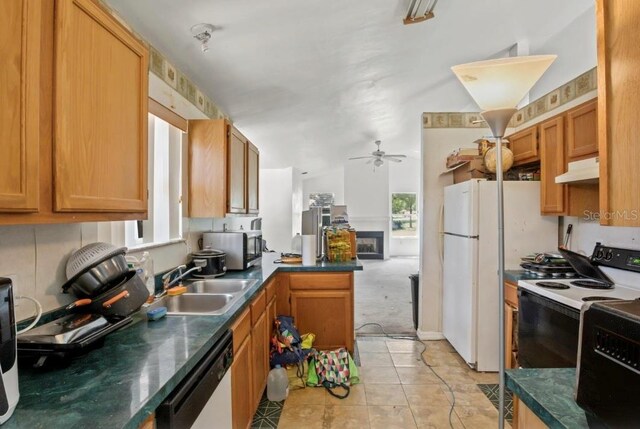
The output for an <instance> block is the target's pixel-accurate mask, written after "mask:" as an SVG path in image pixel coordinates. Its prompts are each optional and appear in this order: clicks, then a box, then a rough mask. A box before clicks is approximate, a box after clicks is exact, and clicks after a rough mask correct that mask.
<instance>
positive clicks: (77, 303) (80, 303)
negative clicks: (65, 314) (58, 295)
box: [67, 298, 91, 310]
mask: <svg viewBox="0 0 640 429" xmlns="http://www.w3.org/2000/svg"><path fill="white" fill-rule="evenodd" d="M89 304H91V300H90V299H89V298H85V299H79V300H77V301H74V302H72V303H71V304H69V305H68V306H67V310H71V309H72V308H75V307H81V306H83V305H89Z"/></svg>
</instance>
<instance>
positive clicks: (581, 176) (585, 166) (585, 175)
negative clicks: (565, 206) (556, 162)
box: [556, 156, 600, 183]
mask: <svg viewBox="0 0 640 429" xmlns="http://www.w3.org/2000/svg"><path fill="white" fill-rule="evenodd" d="M568 170H569V171H567V172H566V173H564V174H561V175H560V176H556V183H598V178H599V177H600V163H599V160H598V157H597V156H596V157H594V158H588V159H583V160H582V161H574V162H570V163H569V169H568Z"/></svg>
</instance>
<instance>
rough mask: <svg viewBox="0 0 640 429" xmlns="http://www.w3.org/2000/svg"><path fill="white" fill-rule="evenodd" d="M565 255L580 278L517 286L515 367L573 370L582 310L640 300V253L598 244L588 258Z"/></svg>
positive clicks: (523, 282) (529, 281) (541, 281)
mask: <svg viewBox="0 0 640 429" xmlns="http://www.w3.org/2000/svg"><path fill="white" fill-rule="evenodd" d="M569 253H570V254H568V255H567V256H565V257H566V258H567V260H568V261H569V262H571V265H572V266H573V267H574V268H575V269H576V271H577V272H578V273H579V274H581V275H582V276H583V277H582V278H574V279H540V280H521V281H519V282H518V301H519V306H518V324H517V331H518V333H517V340H518V363H519V364H520V366H522V367H524V368H563V367H575V366H576V363H577V349H578V342H579V338H578V337H579V329H580V311H581V309H582V308H583V306H584V305H585V304H586V303H587V302H589V301H598V300H600V301H602V300H613V299H620V300H633V299H638V298H640V250H631V249H619V248H612V247H607V246H602V245H601V244H600V243H597V244H596V247H595V249H594V253H593V255H592V257H591V258H587V257H586V256H583V255H577V254H575V253H572V252H569ZM569 257H570V258H569ZM570 259H573V260H570ZM586 276H588V277H586ZM593 279H598V280H597V281H595V280H593Z"/></svg>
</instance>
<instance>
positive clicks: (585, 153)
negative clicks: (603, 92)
mask: <svg viewBox="0 0 640 429" xmlns="http://www.w3.org/2000/svg"><path fill="white" fill-rule="evenodd" d="M597 155H598V100H592V101H590V102H588V103H586V104H583V105H581V106H578V107H577V108H575V109H571V110H569V111H568V112H567V157H568V158H569V161H576V160H579V159H584V158H589V157H593V156H597Z"/></svg>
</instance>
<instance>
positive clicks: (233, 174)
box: [227, 127, 247, 213]
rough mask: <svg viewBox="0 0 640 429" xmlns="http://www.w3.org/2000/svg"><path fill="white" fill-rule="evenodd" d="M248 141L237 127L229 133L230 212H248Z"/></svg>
mask: <svg viewBox="0 0 640 429" xmlns="http://www.w3.org/2000/svg"><path fill="white" fill-rule="evenodd" d="M246 149H247V142H246V140H245V139H244V137H243V136H242V134H240V133H239V132H238V131H237V130H236V129H235V128H233V127H231V131H230V133H229V171H228V177H229V191H228V192H229V194H228V197H227V198H228V209H229V210H228V211H229V213H246V212H247V206H246V201H245V185H246V182H245V180H246V174H245V173H246V164H245V161H246V157H245V151H246Z"/></svg>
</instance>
